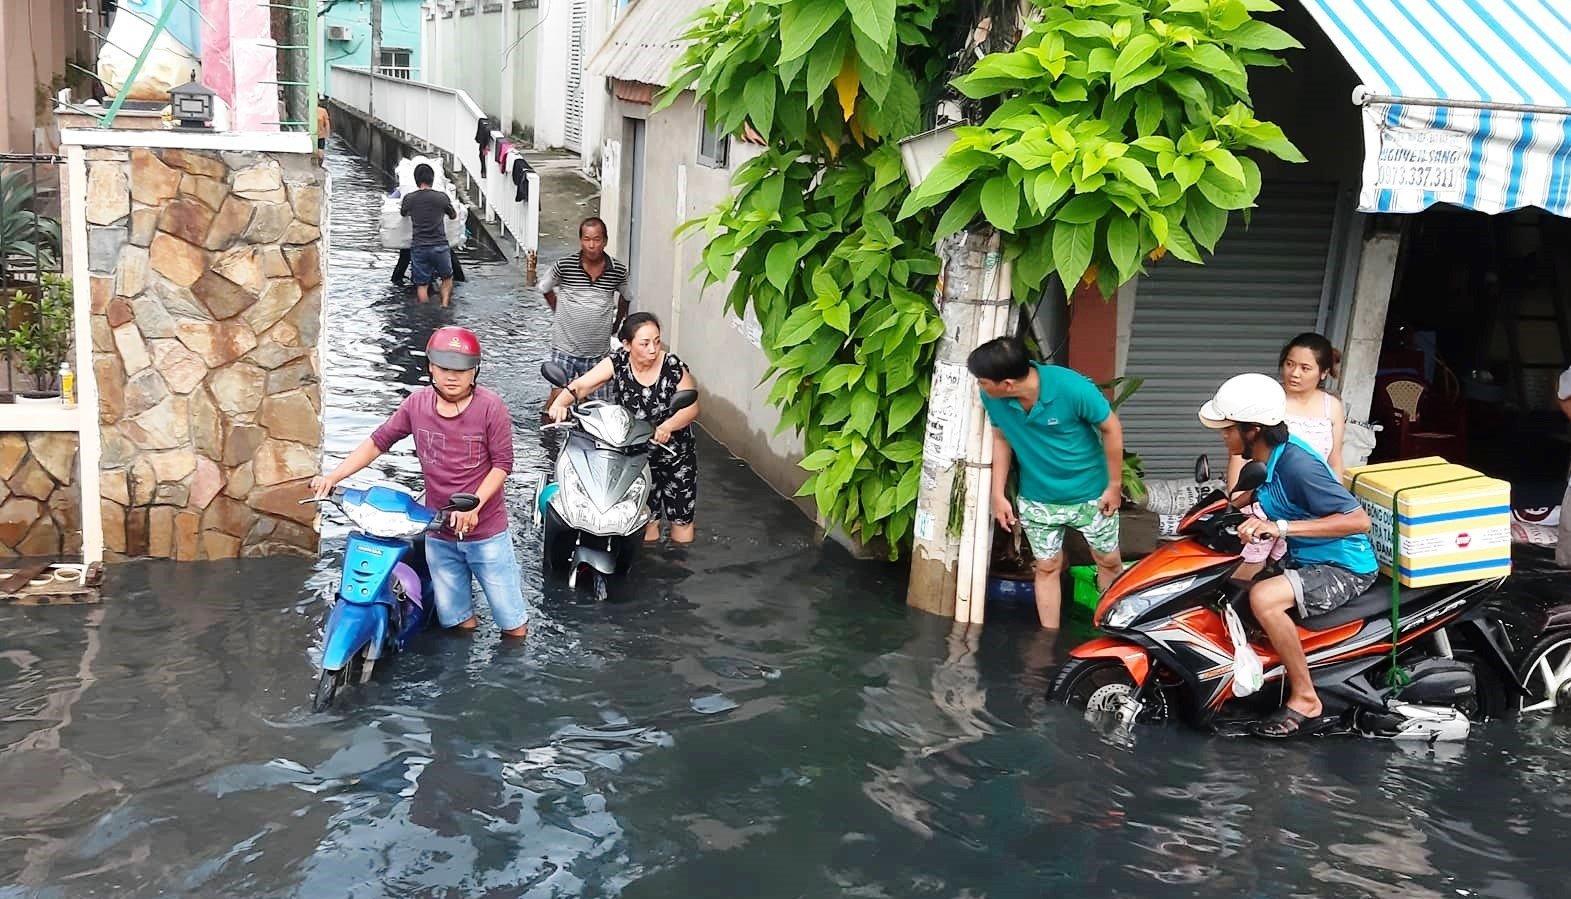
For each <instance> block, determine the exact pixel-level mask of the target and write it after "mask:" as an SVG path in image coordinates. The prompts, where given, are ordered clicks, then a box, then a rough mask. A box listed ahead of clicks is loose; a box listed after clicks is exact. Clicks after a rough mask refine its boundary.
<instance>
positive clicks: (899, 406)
mask: <svg viewBox="0 0 1571 899" xmlns="http://www.w3.org/2000/svg"><path fill="white" fill-rule="evenodd" d="M926 405H927V399H926V398H925V397H924V396H922V393H921V391H919V390H917V389H916V388H911V389H908V390H902V391H901V392H899V393H897V394H895V396H894V399H892V400H890V401H889V416H888V421H887V427H888V428H889V433H891V434H898V433H899V432H900V431H901V430H902V429H904V428H905V426H906V425H908V424H910V423H911V420H912V419H913V418H916V414H917V413H918V412H921V411H922V407H924V406H926Z"/></svg>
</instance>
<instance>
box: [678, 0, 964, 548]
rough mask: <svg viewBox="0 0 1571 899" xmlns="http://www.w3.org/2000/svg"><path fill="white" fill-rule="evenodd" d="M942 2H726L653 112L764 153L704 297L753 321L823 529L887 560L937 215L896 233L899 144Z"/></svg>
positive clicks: (707, 251)
mask: <svg viewBox="0 0 1571 899" xmlns="http://www.w3.org/2000/svg"><path fill="white" fill-rule="evenodd" d="M940 5H941V4H940V2H939V0H849V2H847V0H723V2H720V3H716V4H715V5H714V6H712V7H710V8H709V9H708V10H707V11H706V12H704V13H703V14H702V15H701V16H700V18H699V19H698V20H697V22H696V23H695V25H694V26H693V28H692V30H691V31H690V32H689V34H688V38H689V39H690V40H692V42H693V43H692V45H691V47H690V48H689V49H688V50H687V52H686V54H685V55H684V56H683V57H682V59H681V61H680V62H679V63H678V64H677V75H676V77H675V78H674V80H673V83H672V87H671V88H670V89H669V90H668V91H667V92H666V94H665V95H664V96H663V97H662V99H661V103H662V104H665V103H670V102H671V101H672V100H674V99H675V97H676V96H678V95H679V94H680V93H681V92H682V91H683V90H685V89H692V90H694V91H696V92H697V94H698V97H699V99H700V100H701V101H702V102H703V103H704V104H705V105H706V107H707V109H708V111H709V115H710V117H711V120H712V122H714V123H718V124H719V125H720V126H721V127H723V128H724V129H725V130H726V131H727V132H728V133H733V134H734V133H743V132H744V130H745V129H747V128H751V129H752V131H753V132H754V133H756V134H757V135H759V136H761V137H763V138H764V139H765V140H766V141H767V142H768V144H769V149H768V150H767V151H766V152H764V153H763V154H762V155H760V156H759V157H757V158H756V159H753V160H750V161H749V162H747V163H746V164H745V165H743V166H741V167H740V168H739V169H738V171H737V172H736V175H735V177H734V179H733V185H734V187H735V189H736V192H735V197H734V199H733V200H732V201H731V202H729V203H727V204H725V205H723V206H722V207H721V208H720V209H717V210H716V211H715V212H714V213H712V214H711V215H709V216H708V217H707V218H704V219H699V220H695V221H694V222H690V223H688V226H686V227H699V226H701V227H703V228H704V229H705V230H706V232H707V234H708V237H709V243H708V244H707V245H706V247H705V248H704V254H703V258H704V262H703V266H702V268H701V270H702V272H703V277H704V279H705V282H706V284H718V283H722V282H725V281H726V280H727V279H733V280H732V281H731V287H730V292H729V295H728V297H727V301H726V303H727V306H728V308H729V309H731V310H732V311H733V312H735V313H736V314H737V315H742V314H743V313H744V312H745V311H746V310H747V308H748V307H749V306H751V308H752V311H753V314H754V316H755V317H756V318H757V319H758V322H759V324H760V325H761V326H762V329H763V346H764V351H765V353H766V354H767V355H768V358H769V362H770V367H769V372H768V375H767V376H766V380H767V378H770V377H772V378H773V379H774V384H773V386H772V389H771V391H770V394H769V399H770V402H771V403H772V404H774V405H775V406H776V407H777V408H779V409H780V428H781V429H785V428H792V429H794V430H795V431H797V432H798V433H800V434H801V436H802V439H803V443H804V445H805V448H806V451H807V455H806V458H804V459H803V460H802V467H803V468H804V469H805V470H807V471H808V472H810V473H811V474H810V476H809V477H808V479H807V481H806V483H804V484H803V485H802V489H801V491H800V495H804V496H813V497H814V498H815V500H816V501H817V503H818V508H819V510H820V513H821V514H822V515H823V516H824V518H825V520H827V521H829V522H831V523H834V524H838V525H840V526H842V527H844V528H845V529H846V531H847V532H849V533H852V534H854V535H856V536H857V537H859V538H860V539H862V540H863V541H872V540H874V539H876V538H880V537H882V538H885V540H886V541H887V543H888V544H889V546H890V547H891V552H894V551H896V550H897V548H898V547H899V545H900V544H901V542H902V541H903V540H904V539H905V538H906V537H908V536H909V535H910V533H911V528H912V520H913V517H914V515H915V501H916V494H917V488H918V485H919V481H920V477H921V457H922V432H923V428H924V426H925V417H924V416H923V415H922V412H923V410H924V409H925V407H926V403H927V390H928V377H929V374H930V373H931V371H932V362H933V350H934V344H935V343H936V342H937V340H938V338H939V336H940V335H941V334H942V333H943V323H942V322H941V320H940V319H939V316H938V312H937V310H936V309H935V308H934V307H933V303H932V299H931V297H932V295H933V290H934V288H935V286H936V278H937V275H938V270H939V261H938V258H937V256H935V255H934V253H933V245H934V239H933V234H934V227H935V224H936V215H931V214H918V215H914V216H908V217H906V218H905V219H903V220H902V221H900V222H898V223H897V222H896V221H895V220H894V216H895V214H896V213H897V212H898V211H899V209H900V204H901V203H902V202H903V201H904V200H905V198H906V196H907V195H908V194H909V193H910V187H909V185H908V184H907V182H906V177H905V172H904V169H903V168H902V165H901V161H900V153H899V149H898V147H897V146H895V141H897V140H899V139H900V138H903V137H906V136H909V135H910V134H913V133H915V132H916V131H917V130H919V128H920V127H921V109H922V106H923V103H924V99H923V98H924V97H926V96H930V95H931V94H933V93H934V92H935V91H936V90H937V89H938V88H939V87H940V86H941V79H942V77H943V72H944V69H943V64H944V53H943V51H942V50H935V49H934V48H933V35H934V34H935V33H936V32H937V31H938V23H939V17H938V11H939V7H940Z"/></svg>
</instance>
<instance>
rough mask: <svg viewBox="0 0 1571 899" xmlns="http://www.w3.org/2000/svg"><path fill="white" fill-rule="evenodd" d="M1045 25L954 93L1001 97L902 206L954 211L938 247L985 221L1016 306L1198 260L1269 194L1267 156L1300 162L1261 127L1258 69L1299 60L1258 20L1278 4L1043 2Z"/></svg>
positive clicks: (1105, 288) (908, 210) (1108, 286)
mask: <svg viewBox="0 0 1571 899" xmlns="http://www.w3.org/2000/svg"><path fill="white" fill-rule="evenodd" d="M1033 2H1034V3H1035V5H1036V6H1037V7H1039V8H1040V10H1041V16H1040V20H1039V21H1035V22H1032V23H1030V24H1028V25H1027V26H1026V28H1025V29H1024V34H1023V36H1022V37H1021V39H1020V41H1019V44H1018V46H1017V47H1016V48H1015V50H1014V51H1012V52H1009V53H994V54H990V55H988V56H986V57H985V58H983V59H982V60H981V61H980V62H978V63H977V65H976V66H975V67H974V68H973V69H972V70H971V71H970V72H969V73H968V74H966V75H965V76H964V77H963V78H961V79H960V80H959V81H958V82H957V86H958V87H959V89H960V90H961V91H963V92H964V93H965V94H966V95H967V96H969V97H973V98H992V97H1002V98H1006V99H1004V100H1003V101H1002V102H1001V103H1000V105H999V106H998V108H997V109H996V111H994V112H993V113H992V114H991V115H990V116H989V117H988V118H987V120H986V121H984V122H983V123H982V124H981V125H979V126H973V127H963V128H960V129H958V134H957V139H956V141H955V142H954V144H952V145H951V146H950V148H949V151H948V153H947V154H946V156H945V157H944V159H943V160H942V161H941V162H940V163H939V164H938V165H937V166H936V167H935V168H934V170H933V171H932V173H931V174H929V175H928V177H927V179H926V180H925V181H924V182H923V183H922V184H921V185H920V186H919V187H918V188H917V189H916V190H915V191H913V192H912V194H911V195H910V196H909V197H908V198H907V199H906V201H905V203H904V205H903V207H902V209H901V216H908V215H914V214H916V213H919V212H922V211H924V210H926V209H928V208H930V207H933V206H935V205H936V204H938V203H940V202H942V201H945V200H948V201H949V206H948V212H947V213H946V215H945V217H944V224H943V225H942V227H940V229H939V230H940V236H942V235H943V233H947V232H950V231H956V230H959V229H961V228H964V227H965V226H966V225H967V224H968V223H969V222H970V221H971V220H972V219H973V218H974V217H975V216H976V215H977V214H979V213H980V215H981V216H982V217H984V218H985V219H986V220H987V221H988V222H989V223H990V224H992V225H993V226H994V227H996V228H998V229H999V230H1001V231H1004V232H1005V233H1006V241H1005V243H1006V247H1007V251H1008V255H1009V257H1010V258H1012V259H1013V260H1014V261H1015V268H1014V272H1015V285H1014V286H1015V295H1016V296H1020V297H1024V296H1029V295H1034V294H1035V292H1036V291H1037V290H1038V289H1040V286H1041V285H1042V283H1043V282H1044V281H1045V280H1046V278H1047V276H1048V275H1049V274H1050V273H1054V272H1056V273H1057V275H1058V277H1059V279H1060V280H1061V281H1062V283H1063V285H1064V289H1065V291H1066V292H1067V293H1073V291H1074V288H1075V285H1076V283H1077V282H1079V281H1081V280H1084V281H1085V282H1087V283H1091V282H1093V281H1094V282H1095V283H1096V284H1097V285H1098V286H1099V288H1100V289H1101V292H1102V293H1103V295H1111V293H1112V292H1113V290H1115V289H1116V288H1117V287H1118V286H1119V285H1121V284H1123V283H1124V282H1126V281H1128V280H1130V279H1131V278H1133V277H1135V276H1136V275H1137V274H1140V273H1141V272H1142V271H1143V269H1144V265H1145V263H1146V262H1147V261H1155V260H1157V259H1161V258H1162V257H1163V256H1164V255H1166V254H1168V253H1171V254H1172V255H1173V256H1175V257H1177V258H1179V259H1182V260H1183V261H1185V262H1193V263H1199V262H1202V261H1203V257H1202V250H1203V251H1206V252H1209V251H1211V250H1213V249H1214V248H1215V246H1216V242H1217V239H1218V238H1220V237H1221V236H1222V232H1223V230H1224V229H1225V228H1226V226H1227V221H1228V215H1229V213H1230V212H1234V211H1239V210H1248V209H1249V208H1250V207H1252V206H1253V205H1254V203H1255V199H1256V197H1257V196H1258V195H1259V193H1260V168H1259V166H1258V165H1256V163H1255V161H1254V160H1253V159H1251V158H1250V157H1249V156H1247V155H1245V154H1246V153H1247V152H1248V151H1260V152H1265V153H1269V154H1271V155H1274V156H1277V157H1279V158H1281V159H1284V160H1287V161H1290V162H1302V161H1303V159H1304V157H1303V156H1302V154H1300V153H1299V151H1298V149H1297V148H1296V147H1294V146H1293V144H1292V143H1290V142H1289V141H1288V140H1287V138H1286V137H1285V136H1284V135H1283V133H1282V129H1281V128H1279V127H1277V126H1276V125H1273V124H1271V123H1269V122H1262V121H1260V120H1259V119H1257V118H1255V115H1254V113H1253V111H1252V109H1251V106H1250V97H1249V80H1248V74H1247V70H1248V68H1249V67H1250V66H1276V65H1281V64H1282V61H1281V59H1280V58H1279V57H1277V56H1276V55H1275V54H1274V52H1273V51H1278V50H1285V49H1288V48H1293V47H1298V46H1300V45H1299V43H1298V42H1297V41H1296V40H1294V39H1293V38H1292V37H1291V36H1290V35H1288V34H1287V33H1286V32H1284V31H1282V30H1281V29H1279V28H1277V27H1275V26H1273V25H1269V24H1267V23H1265V22H1261V21H1259V20H1257V19H1255V18H1254V16H1253V14H1254V13H1256V12H1268V11H1275V10H1278V9H1280V7H1279V6H1277V5H1276V4H1275V3H1273V2H1270V0H1033Z"/></svg>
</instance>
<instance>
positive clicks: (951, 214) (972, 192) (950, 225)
mask: <svg viewBox="0 0 1571 899" xmlns="http://www.w3.org/2000/svg"><path fill="white" fill-rule="evenodd" d="M981 209H982V185H980V184H971V185H968V186H967V187H966V189H965V190H963V191H961V192H960V193H959V195H958V196H956V197H955V198H954V200H952V201H950V203H949V208H948V209H945V210H944V214H943V216H942V217H940V218H939V220H938V228H937V229H936V230H935V232H934V236H935V237H937V238H939V239H942V238H945V237H948V236H949V235H951V234H954V233H957V232H959V231H962V230H964V229H965V228H966V226H967V225H970V224H971V220H972V219H974V218H976V214H977V213H978V212H979V211H981Z"/></svg>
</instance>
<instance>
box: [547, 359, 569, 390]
mask: <svg viewBox="0 0 1571 899" xmlns="http://www.w3.org/2000/svg"><path fill="white" fill-rule="evenodd" d="M540 377H542V378H545V380H546V383H547V384H550V385H551V386H552V387H566V386H567V385H568V382H569V381H572V380H573V379H572V378H569V377H568V376H567V369H565V368H563V367H562V366H560V365H558V364H556V363H555V362H542V363H540Z"/></svg>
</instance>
